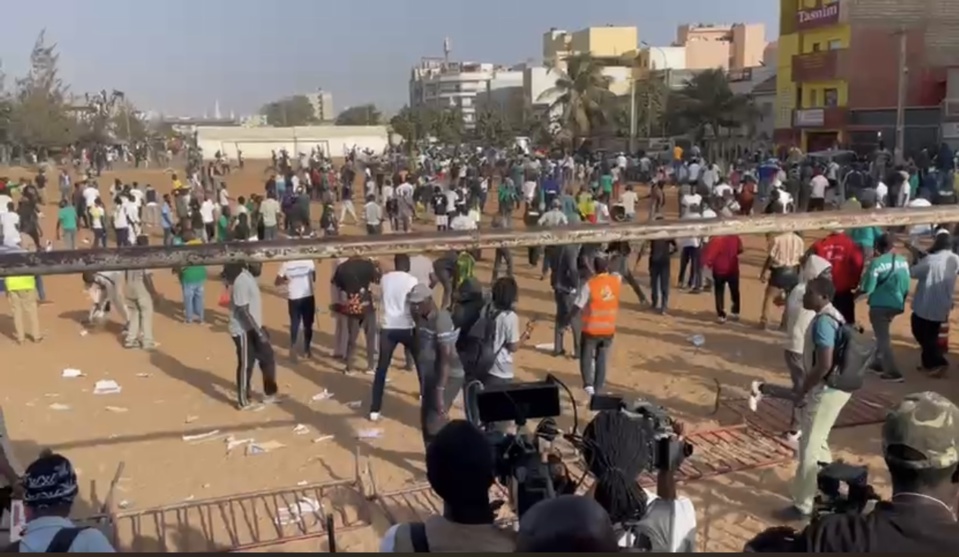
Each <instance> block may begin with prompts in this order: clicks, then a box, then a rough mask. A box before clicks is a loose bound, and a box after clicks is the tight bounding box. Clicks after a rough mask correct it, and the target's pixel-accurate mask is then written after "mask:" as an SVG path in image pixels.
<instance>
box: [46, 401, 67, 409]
mask: <svg viewBox="0 0 959 557" xmlns="http://www.w3.org/2000/svg"><path fill="white" fill-rule="evenodd" d="M69 409H70V407H69V406H68V405H66V404H60V403H59V402H54V403H53V404H51V405H50V410H69Z"/></svg>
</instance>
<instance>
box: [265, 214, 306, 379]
mask: <svg viewBox="0 0 959 557" xmlns="http://www.w3.org/2000/svg"><path fill="white" fill-rule="evenodd" d="M298 237H300V238H302V237H303V227H302V225H298ZM314 282H316V264H315V263H314V262H313V260H312V259H299V260H296V261H284V262H283V265H281V266H280V271H279V272H278V273H277V275H276V281H275V284H276V286H282V285H285V286H286V298H287V302H286V304H287V309H288V310H289V314H290V359H291V360H293V361H296V359H297V356H298V355H299V354H298V353H297V348H296V341H297V339H298V338H299V336H300V326H301V325H302V330H303V355H304V356H306V357H307V358H310V357H312V353H311V352H310V346H311V344H312V342H313V320H314V319H315V317H316V298H315V297H314V295H313V283H314Z"/></svg>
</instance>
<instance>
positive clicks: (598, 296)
mask: <svg viewBox="0 0 959 557" xmlns="http://www.w3.org/2000/svg"><path fill="white" fill-rule="evenodd" d="M593 268H594V270H595V271H596V274H595V275H593V277H592V278H590V279H589V280H588V281H587V282H586V283H585V284H583V286H582V288H581V289H580V290H579V292H578V293H577V296H576V302H575V308H576V309H575V310H574V313H578V312H582V318H583V333H582V340H581V341H580V348H581V349H580V353H579V371H580V374H581V375H582V378H583V388H584V390H585V391H586V394H588V395H590V396H592V395H594V394H596V392H598V391H602V389H603V387H604V386H605V384H606V359H607V356H608V354H609V350H610V347H611V346H612V344H613V336H614V335H615V334H616V315H617V313H618V312H619V295H620V291H621V290H622V286H623V277H621V276H619V275H618V274H615V273H610V272H609V260H608V259H607V258H606V257H605V256H604V255H603V254H602V253H598V254H597V255H596V257H595V260H594V262H593Z"/></svg>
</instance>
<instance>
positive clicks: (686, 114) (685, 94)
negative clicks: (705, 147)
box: [670, 69, 756, 141]
mask: <svg viewBox="0 0 959 557" xmlns="http://www.w3.org/2000/svg"><path fill="white" fill-rule="evenodd" d="M670 108H671V111H672V112H673V113H674V114H673V117H674V118H675V119H676V120H677V121H678V122H679V123H681V124H682V125H683V126H684V127H685V128H686V129H691V130H694V131H695V134H696V140H697V141H702V140H703V139H704V138H705V137H706V135H707V132H711V133H712V135H713V136H714V137H717V138H718V137H720V133H721V132H720V130H721V129H722V128H727V129H731V128H739V127H741V126H744V125H748V124H750V123H751V122H752V120H753V119H754V118H755V116H756V109H755V107H754V106H753V104H752V99H750V98H749V96H748V95H738V94H736V93H734V92H733V90H732V89H731V88H730V86H729V80H728V79H727V77H726V73H725V72H724V71H723V70H721V69H714V70H706V71H703V72H700V73H698V74H696V75H695V76H693V77H692V78H690V79H689V80H688V81H687V82H686V83H685V84H684V85H683V88H682V89H681V90H680V91H678V92H677V93H676V94H675V95H674V96H673V98H672V99H670Z"/></svg>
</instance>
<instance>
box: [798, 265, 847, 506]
mask: <svg viewBox="0 0 959 557" xmlns="http://www.w3.org/2000/svg"><path fill="white" fill-rule="evenodd" d="M835 292H836V291H835V287H834V286H833V281H832V280H830V279H829V278H827V277H817V278H815V279H813V280H811V281H809V282H808V283H807V284H806V292H805V295H804V296H803V307H804V308H805V309H807V310H810V311H814V312H816V316H815V317H813V319H812V321H811V322H810V323H809V328H808V329H807V331H806V343H805V345H804V346H803V364H804V368H805V370H806V378H805V381H804V382H803V385H802V387H801V388H800V390H799V393H798V394H797V397H796V400H797V401H800V402H799V403H798V404H799V405H800V406H801V407H803V412H802V432H803V435H802V438H801V439H800V443H799V466H798V467H797V468H796V476H795V478H794V479H793V486H792V500H793V506H792V507H791V508H790V509H788V511H787V512H788V513H789V514H790V515H792V516H791V518H803V519H805V518H809V517H810V516H811V515H812V512H813V502H814V500H815V497H816V493H817V492H818V484H817V476H818V473H819V463H820V462H831V461H832V455H831V454H830V452H829V448H828V440H829V432H830V431H831V430H832V427H833V425H834V424H835V423H836V418H838V417H839V412H840V411H841V410H842V409H843V407H844V406H846V403H847V402H848V401H849V398H850V396H851V395H852V393H851V392H850V391H846V390H841V389H839V388H835V387H833V386H831V385H834V384H835V379H836V378H834V377H830V376H831V375H833V376H834V375H840V376H841V375H843V374H844V373H845V371H846V370H844V369H840V368H838V367H837V366H836V365H835V364H836V361H837V360H841V354H839V349H840V348H842V345H843V344H844V342H843V338H842V337H843V336H844V335H846V334H847V333H846V331H847V329H846V328H845V327H844V325H845V323H846V321H845V319H844V318H843V316H842V314H841V313H839V311H838V310H837V309H836V308H835V307H834V306H833V305H832V303H831V300H832V299H833V296H834V295H835ZM845 344H848V343H845ZM846 349H848V346H846Z"/></svg>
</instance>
